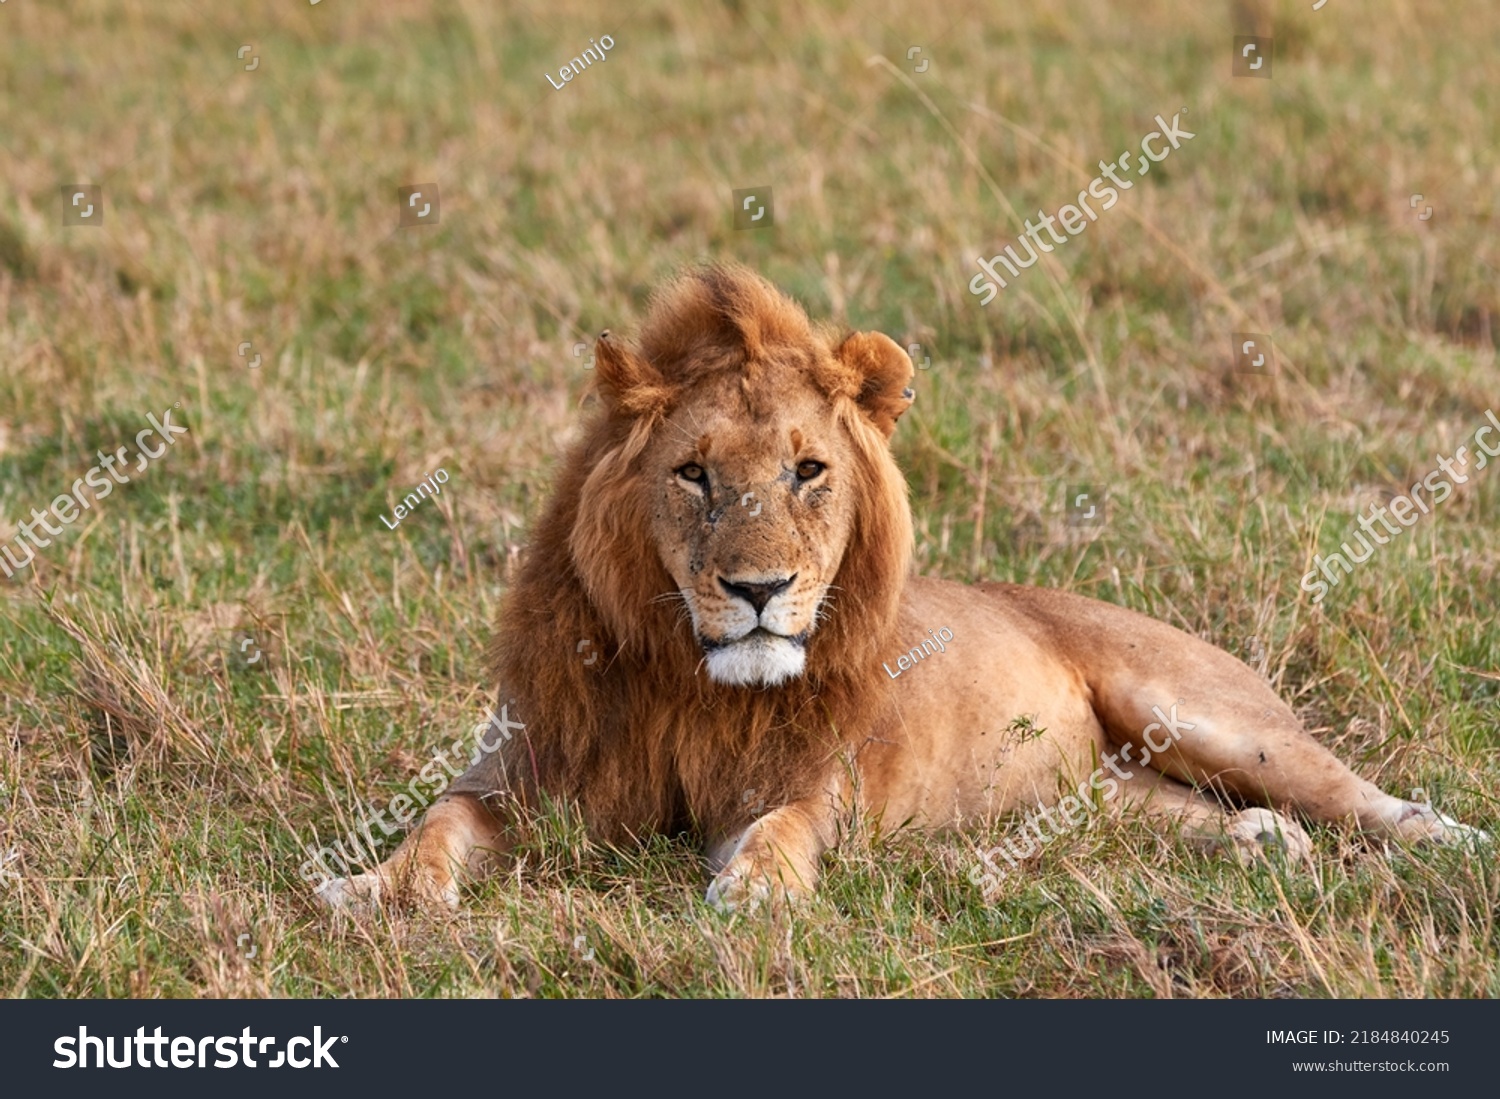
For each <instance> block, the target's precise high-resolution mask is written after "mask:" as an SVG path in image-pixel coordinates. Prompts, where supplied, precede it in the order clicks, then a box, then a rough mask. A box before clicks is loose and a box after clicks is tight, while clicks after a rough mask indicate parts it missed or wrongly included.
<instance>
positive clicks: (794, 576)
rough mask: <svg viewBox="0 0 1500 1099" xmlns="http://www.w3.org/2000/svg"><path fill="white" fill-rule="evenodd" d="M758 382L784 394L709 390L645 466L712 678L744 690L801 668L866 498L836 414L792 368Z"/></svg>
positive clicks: (667, 554)
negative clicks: (859, 496)
mask: <svg viewBox="0 0 1500 1099" xmlns="http://www.w3.org/2000/svg"><path fill="white" fill-rule="evenodd" d="M778 374H779V375H780V376H778ZM761 385H762V386H764V387H766V388H768V389H772V390H774V391H775V392H776V393H777V395H778V399H776V400H774V401H773V400H764V399H762V400H758V401H757V400H755V399H754V396H753V395H750V396H747V394H746V392H745V391H744V388H743V387H742V386H741V385H740V384H739V382H738V380H737V379H732V378H722V377H721V378H714V379H709V380H707V381H705V382H703V383H702V384H700V385H699V386H698V387H697V388H696V389H694V390H693V391H691V392H690V393H689V394H687V395H686V397H685V399H684V400H683V401H682V402H681V403H680V404H679V405H678V407H677V408H676V409H674V410H673V412H672V413H671V414H670V415H669V416H668V417H667V419H666V422H665V423H663V424H662V425H661V426H660V428H659V429H658V432H657V438H658V439H659V440H660V444H659V445H658V446H657V447H656V449H655V452H654V453H653V454H651V455H649V456H648V457H647V459H646V461H645V464H644V468H643V471H642V472H643V481H642V483H643V486H644V488H645V491H646V495H647V506H648V507H649V508H650V519H651V536H652V539H653V541H654V542H655V545H656V548H657V552H658V554H659V555H660V558H661V561H662V564H663V565H664V566H665V567H666V570H667V572H668V573H669V574H670V575H671V577H672V580H673V582H674V583H675V585H676V588H677V591H678V592H680V593H681V595H682V599H683V601H684V603H685V604H686V606H687V610H688V613H689V615H690V616H691V620H692V625H693V630H694V633H695V635H696V637H697V640H698V644H699V645H700V646H701V648H702V650H703V653H704V656H705V658H706V664H707V670H708V674H709V676H710V677H711V678H713V679H714V680H715V681H717V682H719V683H724V684H731V685H738V686H757V685H765V686H774V685H775V684H778V683H781V682H783V681H785V680H787V679H790V678H792V677H794V676H797V675H799V674H801V672H802V670H803V666H804V662H805V650H806V646H807V642H808V639H809V638H810V637H811V636H812V634H813V632H814V631H815V630H816V629H817V628H818V620H819V616H820V610H821V608H823V606H824V605H825V603H826V601H827V600H828V599H829V598H831V596H830V588H831V585H832V584H833V581H834V577H835V576H836V575H837V574H838V570H839V564H840V562H841V561H842V560H843V557H844V552H845V549H846V548H847V546H848V543H849V537H850V532H851V529H852V527H853V522H854V503H855V500H856V493H855V491H854V487H853V484H852V478H853V477H854V476H856V462H855V450H854V446H853V444H852V440H851V439H850V438H849V434H848V430H847V428H846V427H845V425H844V424H842V423H840V422H839V420H838V418H837V417H836V416H835V415H834V412H833V406H832V405H831V404H830V403H829V402H828V401H827V400H826V399H825V398H823V397H822V396H821V395H820V394H819V393H818V392H817V390H816V389H815V388H814V387H813V386H812V385H811V384H810V383H809V382H808V381H807V380H806V379H805V378H804V377H801V376H798V375H797V374H795V373H793V372H791V371H786V372H772V373H770V374H768V375H767V376H765V377H764V378H762V379H761Z"/></svg>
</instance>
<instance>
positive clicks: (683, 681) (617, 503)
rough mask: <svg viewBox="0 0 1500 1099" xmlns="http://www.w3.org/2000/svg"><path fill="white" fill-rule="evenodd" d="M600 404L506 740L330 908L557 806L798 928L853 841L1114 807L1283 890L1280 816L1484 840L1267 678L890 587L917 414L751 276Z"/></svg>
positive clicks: (510, 841)
mask: <svg viewBox="0 0 1500 1099" xmlns="http://www.w3.org/2000/svg"><path fill="white" fill-rule="evenodd" d="M595 378H596V385H595V388H596V390H597V393H598V395H599V397H600V398H601V400H600V407H599V410H598V412H597V416H596V418H595V419H594V421H593V423H592V424H591V426H590V427H589V428H588V430H587V431H586V432H585V434H584V435H583V437H582V439H581V441H580V442H579V443H578V444H577V446H576V447H575V448H574V449H573V450H572V452H571V454H569V455H568V457H567V458H566V459H565V461H564V462H563V463H562V465H561V468H560V472H559V474H558V476H557V479H556V483H555V486H554V490H553V492H552V495H551V499H550V503H549V505H548V506H547V507H546V509H545V512H544V514H543V515H542V517H541V519H540V522H539V523H538V525H537V526H536V529H535V532H534V536H533V538H532V542H531V546H530V549H529V553H528V554H527V556H526V559H525V561H524V563H523V565H522V567H521V569H520V571H519V575H518V577H517V579H516V581H515V583H514V584H513V585H512V586H511V588H510V590H509V591H508V592H507V593H506V596H505V598H504V600H503V602H502V607H501V611H500V614H499V620H498V626H497V629H496V632H495V635H494V641H493V642H492V645H491V650H490V654H489V655H490V661H491V664H492V667H493V672H494V675H495V677H496V679H497V680H498V682H499V684H500V688H499V695H498V699H499V701H500V702H502V703H504V704H505V707H506V710H505V712H507V713H508V714H509V715H511V716H513V717H514V718H515V720H514V721H510V720H509V718H507V725H510V726H513V727H516V728H518V729H519V730H520V732H519V735H516V736H513V737H508V739H505V740H504V741H503V742H501V741H500V738H498V737H497V738H495V743H496V744H498V748H497V750H495V751H493V752H486V753H478V752H476V758H475V762H474V763H473V765H472V766H471V767H470V768H469V769H468V771H466V772H464V773H463V774H462V776H461V777H459V778H458V779H457V780H456V781H455V782H454V783H453V784H452V785H451V786H450V787H448V788H447V789H446V790H445V791H444V792H443V794H442V796H441V797H440V798H439V799H438V800H437V801H435V802H434V803H433V804H432V806H431V807H430V808H429V809H428V811H427V812H426V815H425V817H424V818H423V820H422V822H421V824H420V825H419V827H418V828H417V829H416V830H414V831H413V832H412V833H411V834H410V835H409V836H408V837H407V838H406V839H405V840H404V841H403V843H402V844H401V846H400V848H399V849H398V850H397V851H396V852H395V853H394V854H393V856H392V857H391V858H389V859H388V860H387V861H385V862H383V863H381V864H380V865H378V866H376V867H373V868H371V869H369V870H368V871H367V872H365V873H362V874H358V875H355V876H353V877H350V878H338V879H334V880H331V881H327V882H325V883H324V884H323V885H322V886H320V887H319V896H320V897H322V899H324V900H325V901H328V902H329V903H331V904H333V905H335V906H364V905H371V904H378V903H380V902H381V901H382V900H384V899H387V898H392V897H396V896H415V897H417V898H421V899H425V900H436V901H440V902H442V903H445V904H447V905H449V906H456V905H457V904H458V903H459V899H460V886H461V884H462V883H463V882H465V881H466V880H472V879H474V878H477V877H479V876H481V875H483V874H484V873H486V872H487V871H489V870H490V869H492V868H493V867H494V866H496V865H497V864H499V863H500V862H501V861H502V860H503V859H504V858H505V856H506V855H507V853H508V852H509V851H511V849H512V848H513V847H514V846H515V844H516V843H517V840H518V838H520V837H521V836H522V835H523V829H524V828H525V827H526V822H527V820H528V819H532V815H533V814H534V813H535V812H537V811H538V810H540V809H542V808H543V807H544V805H545V804H548V803H552V804H565V805H569V806H572V807H574V808H575V809H576V810H577V811H578V812H579V813H580V814H581V818H582V820H583V822H584V823H585V824H586V826H587V829H588V832H589V834H590V836H591V837H593V838H594V839H595V840H597V841H600V842H603V843H609V844H619V843H626V842H632V841H639V840H640V839H641V838H643V837H646V836H648V835H651V834H653V833H669V834H674V835H675V834H681V833H684V832H689V833H691V834H693V835H694V836H696V837H697V838H698V839H700V840H701V842H702V844H703V848H704V851H705V854H706V856H707V859H708V863H709V869H710V873H711V883H710V884H709V886H708V892H707V900H708V901H709V902H710V903H711V904H713V905H715V906H717V907H719V908H722V909H735V908H739V907H741V906H747V907H753V906H755V905H757V904H760V903H762V902H765V901H767V900H768V899H769V900H777V899H782V900H784V899H795V898H797V897H800V896H805V895H806V894H808V893H809V892H810V891H812V890H813V889H814V887H815V885H816V882H817V880H818V875H819V870H820V863H821V862H822V859H823V856H824V855H825V853H827V852H828V851H829V850H830V849H831V848H833V847H834V846H835V845H836V844H838V843H839V842H840V840H841V838H843V837H844V836H845V835H847V834H849V833H850V832H851V830H852V828H853V827H854V825H855V823H856V821H858V820H863V821H866V822H868V821H876V822H880V823H881V826H882V827H884V828H886V829H887V830H890V829H894V828H897V827H911V828H919V829H926V830H934V831H936V830H945V829H971V828H986V827H990V826H991V824H992V822H994V821H995V820H996V819H997V818H1000V817H1003V816H1005V815H1007V814H1015V813H1019V812H1026V811H1031V812H1032V813H1033V814H1036V813H1041V814H1045V815H1047V819H1048V820H1049V821H1050V822H1051V824H1052V825H1053V828H1054V830H1057V829H1059V828H1060V826H1059V825H1058V822H1057V820H1056V819H1055V818H1054V817H1053V816H1051V815H1050V814H1052V813H1053V812H1056V814H1057V815H1058V816H1061V817H1062V818H1063V820H1064V821H1067V822H1069V823H1070V824H1075V823H1077V821H1078V819H1081V818H1082V817H1083V816H1086V815H1087V813H1088V812H1090V811H1092V810H1093V809H1095V808H1098V807H1099V806H1101V805H1103V804H1105V803H1109V804H1111V805H1113V806H1115V807H1116V808H1117V809H1122V808H1132V809H1135V810H1139V811H1140V812H1142V813H1144V814H1146V815H1147V816H1148V817H1149V818H1150V819H1152V820H1159V821H1161V822H1163V823H1164V824H1168V825H1170V826H1171V827H1172V828H1173V829H1175V830H1177V832H1178V833H1179V834H1180V835H1182V836H1185V837H1187V838H1188V839H1190V840H1203V841H1205V842H1208V843H1212V844H1222V845H1224V846H1226V847H1228V848H1230V849H1231V850H1234V851H1239V850H1244V851H1259V850H1261V849H1262V848H1264V847H1266V846H1268V845H1269V846H1273V847H1277V848H1280V849H1282V850H1283V851H1284V852H1285V853H1286V854H1288V855H1289V856H1291V857H1293V858H1306V857H1308V856H1309V854H1310V851H1311V847H1310V843H1309V840H1308V837H1307V835H1306V833H1305V832H1304V831H1303V829H1302V827H1301V825H1300V824H1299V823H1298V819H1299V818H1300V819H1301V820H1307V821H1313V822H1327V823H1333V822H1352V823H1353V824H1354V825H1355V826H1357V827H1358V828H1359V829H1362V830H1364V831H1366V832H1370V833H1374V834H1376V835H1379V836H1386V837H1390V838H1392V839H1396V840H1403V841H1407V840H1434V841H1454V840H1458V839H1472V838H1474V837H1476V836H1481V835H1483V834H1482V833H1478V832H1477V831H1476V830H1473V829H1469V828H1466V827H1465V826H1463V825H1460V824H1458V823H1457V822H1455V821H1453V820H1451V819H1450V818H1448V817H1446V816H1443V815H1441V814H1439V813H1438V812H1436V811H1435V810H1434V809H1433V808H1432V807H1431V806H1430V805H1418V804H1415V803H1413V802H1410V801H1404V800H1402V799H1400V798H1397V797H1393V796H1391V795H1389V794H1386V793H1383V792H1382V791H1381V790H1380V789H1378V788H1377V787H1376V786H1374V785H1373V784H1371V783H1370V782H1368V781H1366V780H1365V779H1363V778H1360V777H1359V776H1358V775H1356V774H1355V773H1354V772H1353V771H1352V770H1350V769H1349V768H1348V767H1347V766H1345V765H1344V764H1343V763H1342V762H1340V761H1339V759H1338V758H1336V757H1335V756H1334V755H1333V753H1332V752H1330V751H1329V750H1328V749H1327V748H1325V747H1323V746H1322V745H1321V744H1319V743H1318V742H1317V741H1316V740H1315V739H1314V738H1313V737H1312V736H1311V735H1309V734H1308V733H1307V732H1306V731H1305V730H1304V729H1303V728H1302V727H1301V725H1300V724H1299V723H1298V721H1297V718H1296V717H1295V716H1294V715H1293V713H1292V710H1291V709H1290V708H1289V707H1288V706H1287V704H1286V703H1284V702H1283V701H1282V700H1281V699H1280V698H1278V697H1277V695H1276V694H1275V692H1274V691H1273V690H1272V689H1271V688H1270V686H1269V685H1268V684H1267V683H1266V682H1265V681H1264V680H1263V679H1262V678H1261V677H1260V676H1259V675H1258V674H1257V673H1256V672H1255V671H1253V670H1252V669H1251V668H1249V667H1248V666H1247V665H1245V664H1244V663H1242V662H1241V661H1239V660H1238V659H1236V658H1234V657H1233V656H1230V655H1229V654H1228V653H1226V652H1224V651H1222V650H1220V649H1218V648H1216V647H1214V646H1213V645H1211V644H1209V643H1207V642H1205V641H1202V640H1200V639H1198V638H1195V637H1192V636H1190V635H1188V634H1186V633H1184V632H1182V631H1180V630H1178V629H1176V628H1174V627H1172V626H1168V625H1166V624H1164V623H1161V622H1157V621H1155V620H1153V619H1151V618H1148V617H1146V616H1144V615H1141V614H1138V613H1136V612H1134V611H1131V610H1127V609H1124V608H1121V607H1118V606H1113V605H1110V604H1107V603H1103V602H1099V601H1096V600H1093V599H1089V598H1085V597H1082V596H1079V595H1074V594H1070V593H1067V592H1061V591H1051V590H1045V589H1038V588H1032V587H1024V586H1019V585H1016V584H1007V583H982V584H976V585H972V586H969V585H963V584H959V583H953V582H949V581H946V580H939V579H929V578H922V577H916V576H913V575H911V571H912V570H911V555H912V545H913V531H912V518H911V511H910V507H909V505H908V501H907V488H906V483H905V480H904V478H903V477H902V474H901V472H900V470H899V469H898V468H897V465H896V463H895V461H894V459H893V457H892V454H891V451H890V446H889V441H890V439H891V436H892V434H893V432H894V431H895V429H896V424H897V421H898V420H899V419H900V418H901V416H902V414H903V413H905V412H906V411H907V410H908V409H909V408H910V407H911V405H912V402H913V400H914V398H915V394H914V393H913V391H912V389H911V388H910V387H909V383H910V381H911V379H912V362H911V359H910V358H909V357H908V355H907V353H906V352H905V351H904V350H903V349H902V348H901V347H900V346H899V345H898V344H897V343H896V342H895V341H893V340H892V339H890V338H889V337H887V336H885V335H882V334H879V333H873V332H854V333H852V334H849V335H840V334H839V333H837V332H835V331H833V330H830V329H829V328H827V327H826V326H820V327H814V326H813V324H812V323H811V322H810V321H809V319H808V317H807V314H806V313H805V312H804V311H803V309H802V308H801V307H800V306H798V305H797V304H796V303H795V302H794V301H792V300H791V299H790V298H789V297H787V296H785V295H784V294H782V293H781V292H780V291H779V290H777V289H776V288H775V287H774V286H772V285H771V284H770V283H768V282H767V281H765V280H764V279H762V278H761V277H760V276H758V275H756V274H754V273H752V272H750V271H748V270H746V269H743V268H739V267H734V266H724V265H710V266H705V267H701V268H696V269H692V270H690V271H688V272H686V273H684V274H682V275H679V276H678V277H677V278H676V279H675V280H674V281H672V282H670V283H669V284H668V285H667V286H666V287H665V288H664V289H661V290H659V291H658V292H657V293H656V295H655V296H654V297H653V299H652V301H651V303H650V306H649V309H648V316H647V318H646V320H645V323H644V325H643V327H642V331H641V333H640V336H639V340H638V342H637V343H636V344H635V345H634V346H632V344H631V343H630V342H628V341H626V340H624V339H620V338H617V337H616V336H614V335H612V334H611V333H610V332H609V331H605V332H604V333H603V334H602V335H600V336H599V338H598V341H597V344H596V351H595ZM491 746H494V745H491V744H487V745H486V747H487V748H489V747H491ZM1075 788H1076V793H1074V792H1069V791H1074V789H1075ZM1038 831H1040V825H1038ZM999 854H1000V855H1004V857H1005V858H1007V859H1008V860H1009V859H1010V858H1011V857H1010V855H1009V854H1007V853H1006V852H1005V851H1004V850H1003V849H1000V850H999ZM996 857H997V855H996V851H995V850H992V851H991V852H989V853H988V854H986V855H985V856H984V865H986V866H988V867H989V868H990V869H991V870H1000V869H1001V868H1000V867H999V865H998V864H997V862H996V861H995V859H996ZM1011 861H1014V860H1011ZM970 878H971V880H973V881H975V883H976V884H982V885H985V886H986V888H989V887H991V886H992V885H993V881H994V878H995V875H994V874H986V873H984V872H983V870H982V869H981V867H980V866H977V865H976V867H975V870H974V872H973V873H971V874H970Z"/></svg>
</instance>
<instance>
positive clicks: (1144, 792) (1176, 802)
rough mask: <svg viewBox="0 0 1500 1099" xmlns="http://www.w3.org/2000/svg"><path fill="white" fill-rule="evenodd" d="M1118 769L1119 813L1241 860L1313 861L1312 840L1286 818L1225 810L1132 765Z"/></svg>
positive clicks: (1265, 812) (1206, 797)
mask: <svg viewBox="0 0 1500 1099" xmlns="http://www.w3.org/2000/svg"><path fill="white" fill-rule="evenodd" d="M1120 770H1121V771H1122V772H1123V773H1124V774H1125V775H1127V776H1128V777H1127V778H1125V779H1123V780H1121V782H1120V791H1121V793H1120V796H1119V798H1118V805H1119V807H1120V809H1121V811H1122V812H1124V813H1141V814H1143V815H1145V816H1148V817H1151V818H1153V819H1154V820H1157V821H1160V822H1162V823H1164V824H1167V825H1168V826H1171V827H1174V828H1176V829H1178V830H1179V831H1180V835H1181V836H1182V838H1183V839H1185V840H1187V841H1188V842H1189V843H1190V844H1192V845H1193V846H1195V847H1199V848H1201V849H1204V850H1209V851H1218V850H1228V851H1232V852H1234V853H1235V854H1236V855H1238V856H1240V857H1242V858H1246V857H1248V858H1259V857H1261V856H1263V855H1267V854H1270V853H1272V852H1280V853H1281V854H1283V855H1284V856H1285V857H1287V858H1288V859H1290V860H1292V861H1295V862H1305V861H1307V860H1308V859H1310V858H1311V857H1312V841H1311V840H1310V839H1309V838H1308V836H1307V833H1306V832H1304V831H1303V830H1302V826H1301V825H1300V824H1298V823H1297V822H1296V821H1295V820H1293V819H1292V818H1290V817H1286V816H1282V815H1281V814H1280V813H1277V812H1275V811H1274V810H1271V809H1264V808H1260V807H1256V808H1251V809H1242V810H1239V811H1238V812H1236V811H1234V810H1232V809H1227V808H1226V807H1225V806H1224V805H1223V804H1221V803H1220V802H1219V801H1218V800H1217V799H1215V798H1214V797H1212V796H1211V795H1209V794H1206V793H1204V792H1203V791H1201V790H1195V789H1194V788H1193V787H1191V786H1189V785H1187V784H1186V783H1183V782H1178V781H1177V780H1176V779H1174V778H1170V777H1168V776H1167V775H1164V774H1162V773H1161V772H1160V771H1155V770H1153V769H1151V768H1150V767H1148V766H1142V765H1140V764H1136V765H1135V766H1134V767H1130V766H1124V765H1122V766H1121V767H1120Z"/></svg>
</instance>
